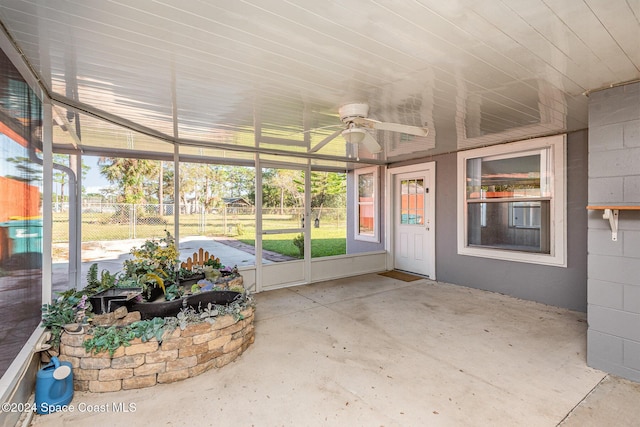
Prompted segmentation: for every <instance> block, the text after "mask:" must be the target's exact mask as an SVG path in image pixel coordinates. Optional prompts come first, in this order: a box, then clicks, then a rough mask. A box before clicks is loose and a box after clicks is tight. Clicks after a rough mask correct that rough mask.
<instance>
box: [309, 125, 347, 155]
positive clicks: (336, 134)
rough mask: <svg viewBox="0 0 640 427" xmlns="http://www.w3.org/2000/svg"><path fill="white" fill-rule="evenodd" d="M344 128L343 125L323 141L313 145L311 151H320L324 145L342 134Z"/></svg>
mask: <svg viewBox="0 0 640 427" xmlns="http://www.w3.org/2000/svg"><path fill="white" fill-rule="evenodd" d="M343 130H344V129H343V128H342V127H341V128H340V129H338V130H337V131H335V132H334V133H332V134H331V135H329V136H328V137H326V138H325V139H323V140H322V141H320V142H318V143H317V144H316V145H315V146H314V147H311V148H310V149H309V153H315V152H317V151H319V150H320V149H322V147H324V146H325V145H327V144H328V143H330V142H331V141H332V140H333V139H335V138H336V137H337V136H338V135H340V134H341V133H342V131H343Z"/></svg>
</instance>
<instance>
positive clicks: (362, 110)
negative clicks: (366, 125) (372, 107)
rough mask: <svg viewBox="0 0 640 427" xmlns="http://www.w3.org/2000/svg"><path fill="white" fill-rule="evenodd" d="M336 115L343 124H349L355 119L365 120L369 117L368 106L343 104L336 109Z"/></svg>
mask: <svg viewBox="0 0 640 427" xmlns="http://www.w3.org/2000/svg"><path fill="white" fill-rule="evenodd" d="M338 114H339V115H340V120H342V122H343V123H349V122H351V121H353V119H356V118H367V116H369V104H365V103H354V104H345V105H343V106H342V107H340V108H339V109H338Z"/></svg>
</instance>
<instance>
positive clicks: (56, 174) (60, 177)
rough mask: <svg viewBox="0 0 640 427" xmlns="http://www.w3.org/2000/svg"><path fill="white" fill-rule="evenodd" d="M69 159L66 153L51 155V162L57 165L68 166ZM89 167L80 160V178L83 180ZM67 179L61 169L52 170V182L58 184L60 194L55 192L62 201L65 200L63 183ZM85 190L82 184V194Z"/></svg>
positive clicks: (66, 181) (65, 183)
mask: <svg viewBox="0 0 640 427" xmlns="http://www.w3.org/2000/svg"><path fill="white" fill-rule="evenodd" d="M69 160H70V156H69V155H68V154H54V155H53V163H54V164H57V165H63V166H67V167H70V166H69V164H70V162H69ZM90 169H91V167H90V166H89V165H87V164H85V163H84V159H83V160H82V179H83V180H84V179H85V178H86V177H87V174H88V173H89V170H90ZM68 181H69V176H68V175H67V173H66V172H63V171H61V170H57V169H54V170H53V182H54V183H56V184H59V185H60V194H58V193H57V192H56V196H60V201H61V202H64V201H65V195H64V187H65V185H67V183H68ZM84 192H85V190H84V186H83V187H82V194H84Z"/></svg>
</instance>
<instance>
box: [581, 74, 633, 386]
mask: <svg viewBox="0 0 640 427" xmlns="http://www.w3.org/2000/svg"><path fill="white" fill-rule="evenodd" d="M588 176H589V179H588V187H589V204H590V205H607V204H609V205H614V204H630V203H631V204H633V203H637V204H640V83H634V84H630V85H625V86H619V87H615V88H611V89H607V90H603V91H599V92H594V93H592V94H591V95H590V97H589V173H588ZM602 213H603V212H602V211H590V212H589V218H588V242H587V247H588V258H587V265H588V268H587V278H588V279H587V303H588V319H589V329H588V333H587V363H588V364H589V366H592V367H594V368H598V369H602V370H604V371H606V372H610V373H612V374H615V375H619V376H622V377H625V378H628V379H631V380H634V381H640V211H620V215H619V231H618V240H617V241H615V242H614V241H612V240H611V229H610V228H609V221H608V220H605V219H603V218H602Z"/></svg>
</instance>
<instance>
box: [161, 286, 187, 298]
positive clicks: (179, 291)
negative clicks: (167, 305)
mask: <svg viewBox="0 0 640 427" xmlns="http://www.w3.org/2000/svg"><path fill="white" fill-rule="evenodd" d="M182 295H184V289H183V288H182V287H180V286H178V285H176V284H175V283H174V284H173V285H171V286H169V287H168V288H167V289H166V291H165V293H164V299H165V300H167V301H173V300H174V299H176V298H181V297H182Z"/></svg>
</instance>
